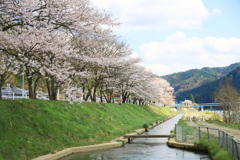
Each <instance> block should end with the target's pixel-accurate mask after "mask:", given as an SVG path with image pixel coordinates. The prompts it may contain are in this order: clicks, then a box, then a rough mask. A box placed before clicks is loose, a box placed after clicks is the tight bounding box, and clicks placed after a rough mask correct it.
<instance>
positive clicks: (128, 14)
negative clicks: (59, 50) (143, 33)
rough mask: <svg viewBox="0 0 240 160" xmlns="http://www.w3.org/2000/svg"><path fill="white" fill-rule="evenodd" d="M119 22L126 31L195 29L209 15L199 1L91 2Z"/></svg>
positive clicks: (138, 0) (131, 0)
mask: <svg viewBox="0 0 240 160" xmlns="http://www.w3.org/2000/svg"><path fill="white" fill-rule="evenodd" d="M92 3H93V5H95V6H97V7H98V8H100V9H105V10H106V11H107V12H109V13H111V14H112V15H113V16H114V17H116V18H119V20H120V21H121V22H122V23H123V26H122V29H126V30H133V29H134V30H136V29H138V30H149V29H152V30H163V29H169V28H179V29H180V28H182V29H199V28H201V25H202V22H203V21H204V20H206V19H207V18H208V17H209V16H210V15H215V14H219V13H221V11H220V10H219V9H217V8H215V9H213V11H209V10H208V9H207V8H206V7H205V6H204V4H203V2H202V0H151V1H147V0H129V1H124V0H92Z"/></svg>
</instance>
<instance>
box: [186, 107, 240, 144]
mask: <svg viewBox="0 0 240 160" xmlns="http://www.w3.org/2000/svg"><path fill="white" fill-rule="evenodd" d="M193 116H195V117H206V119H207V117H208V118H209V117H213V115H211V114H210V113H209V112H205V113H204V112H201V111H200V112H199V111H190V110H188V111H186V112H185V115H184V117H183V118H185V119H186V120H187V119H188V118H187V117H193ZM186 123H187V124H188V125H189V126H202V127H209V128H217V129H220V130H223V131H225V132H227V133H228V134H230V135H232V136H234V139H235V140H237V141H238V142H240V130H237V129H233V128H229V127H224V126H220V125H216V124H212V123H207V122H206V121H201V120H199V121H191V120H190V121H188V120H187V121H186Z"/></svg>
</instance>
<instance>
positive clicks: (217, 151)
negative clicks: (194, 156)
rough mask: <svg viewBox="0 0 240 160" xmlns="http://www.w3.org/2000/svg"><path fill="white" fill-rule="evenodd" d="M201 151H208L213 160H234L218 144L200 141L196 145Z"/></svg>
mask: <svg viewBox="0 0 240 160" xmlns="http://www.w3.org/2000/svg"><path fill="white" fill-rule="evenodd" d="M195 145H196V146H197V147H198V148H199V149H202V150H207V151H208V153H209V154H210V155H211V157H212V158H213V160H234V157H233V156H232V155H230V153H228V152H227V151H225V150H224V149H223V148H222V147H221V146H219V145H218V144H217V143H212V142H207V141H200V142H199V143H196V144H195Z"/></svg>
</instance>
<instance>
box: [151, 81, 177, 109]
mask: <svg viewBox="0 0 240 160" xmlns="http://www.w3.org/2000/svg"><path fill="white" fill-rule="evenodd" d="M152 82H154V83H156V84H157V86H158V87H157V88H156V89H157V97H158V99H157V101H156V102H157V103H160V104H163V105H166V104H173V103H174V96H173V93H174V88H173V87H171V86H170V83H169V82H167V81H166V80H165V79H162V78H155V79H152Z"/></svg>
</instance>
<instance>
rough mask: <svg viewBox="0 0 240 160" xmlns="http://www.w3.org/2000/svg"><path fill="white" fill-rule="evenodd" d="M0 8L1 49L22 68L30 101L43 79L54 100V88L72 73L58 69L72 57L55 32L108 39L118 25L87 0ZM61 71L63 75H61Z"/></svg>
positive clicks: (29, 1)
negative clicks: (43, 77) (60, 64)
mask: <svg viewBox="0 0 240 160" xmlns="http://www.w3.org/2000/svg"><path fill="white" fill-rule="evenodd" d="M0 5H1V15H0V16H1V17H0V26H1V33H0V34H1V37H3V38H4V42H3V43H1V48H0V49H1V50H2V51H3V52H4V53H5V54H9V55H11V56H13V57H15V58H16V59H17V60H18V61H19V63H21V65H24V66H25V72H26V75H27V78H28V85H29V96H30V98H36V89H37V84H38V81H39V79H40V78H41V77H42V76H45V77H46V79H48V81H46V82H47V86H48V91H49V94H50V96H51V95H52V96H51V97H53V99H55V97H56V96H55V95H56V94H55V92H56V88H58V87H59V85H60V84H61V82H60V81H63V79H61V80H60V78H63V77H64V78H65V80H66V78H67V77H68V76H72V74H74V73H72V72H70V70H69V67H67V68H68V69H66V68H63V67H59V62H62V63H63V64H67V62H66V63H65V62H63V61H64V60H69V59H70V58H72V56H74V55H73V54H72V52H71V53H69V47H65V44H67V43H68V42H69V41H68V40H67V38H66V40H64V41H62V40H63V39H62V38H59V37H57V36H56V33H57V34H58V33H59V32H60V33H65V35H66V36H67V37H69V39H70V37H73V36H82V37H91V36H92V37H93V36H98V37H109V36H112V35H111V33H112V29H111V28H112V26H114V25H118V24H117V23H115V22H114V21H113V20H112V19H111V17H110V15H109V14H107V13H105V12H102V11H99V10H96V9H95V8H94V7H92V5H91V4H90V2H89V1H88V0H71V1H70V0H69V1H66V0H59V1H54V0H39V1H35V0H20V1H14V0H6V1H1V4H0ZM103 26H104V27H103ZM14 40H15V41H14ZM53 42H54V43H53ZM56 48H57V50H56ZM48 56H49V57H48ZM81 58H82V57H81ZM48 59H50V61H48ZM59 60H60V61H59ZM47 62H48V63H47ZM49 62H51V64H52V65H50V63H49ZM59 69H60V70H59ZM63 70H64V71H65V72H64V74H63V73H62V74H61V75H60V74H59V73H61V72H62V71H63ZM67 73H68V75H67ZM62 75H64V76H62Z"/></svg>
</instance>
